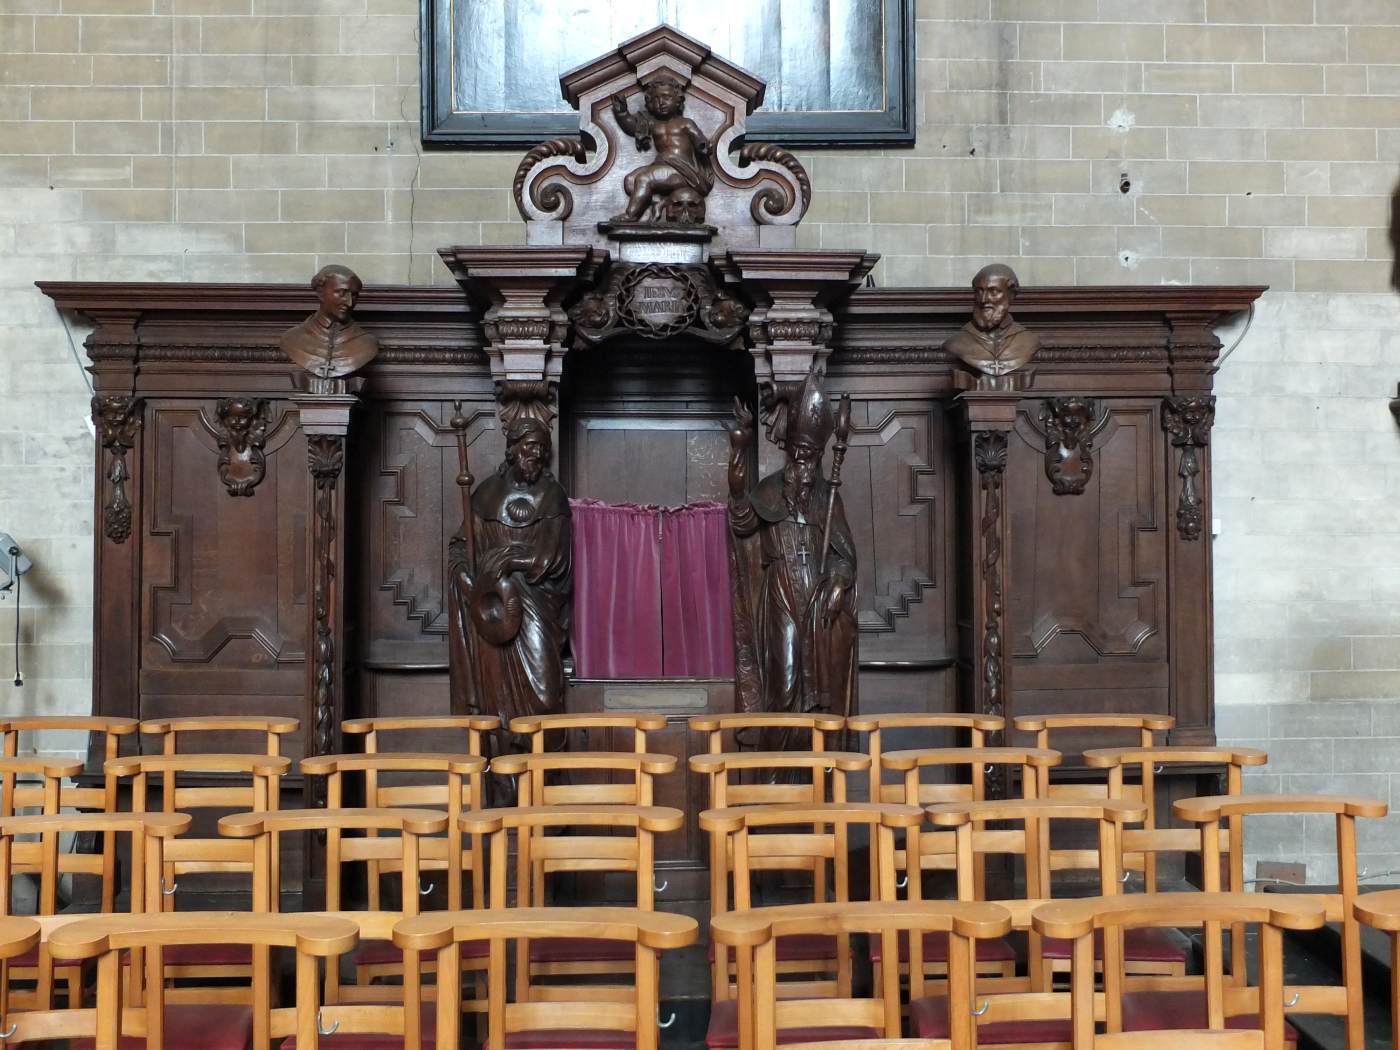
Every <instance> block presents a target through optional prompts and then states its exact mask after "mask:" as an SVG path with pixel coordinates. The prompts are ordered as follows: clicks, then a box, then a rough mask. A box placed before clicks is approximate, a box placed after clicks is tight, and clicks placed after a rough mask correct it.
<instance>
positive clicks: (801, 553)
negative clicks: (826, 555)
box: [797, 536, 812, 569]
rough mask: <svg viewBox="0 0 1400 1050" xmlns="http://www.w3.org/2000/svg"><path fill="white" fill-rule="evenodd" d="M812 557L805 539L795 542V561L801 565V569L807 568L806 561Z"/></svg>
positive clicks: (804, 537) (810, 549)
mask: <svg viewBox="0 0 1400 1050" xmlns="http://www.w3.org/2000/svg"><path fill="white" fill-rule="evenodd" d="M811 556H812V548H811V547H809V546H807V537H806V536H803V537H802V538H801V539H800V540H798V541H797V560H798V561H800V562H801V563H802V567H803V568H804V569H805V568H806V567H807V559H808V558H810V557H811Z"/></svg>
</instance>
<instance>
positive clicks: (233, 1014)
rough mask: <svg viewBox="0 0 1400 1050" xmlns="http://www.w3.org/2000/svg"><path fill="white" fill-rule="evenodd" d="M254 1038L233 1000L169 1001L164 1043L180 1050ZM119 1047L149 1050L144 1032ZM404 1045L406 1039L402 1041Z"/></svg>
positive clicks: (82, 1047) (84, 1048)
mask: <svg viewBox="0 0 1400 1050" xmlns="http://www.w3.org/2000/svg"><path fill="white" fill-rule="evenodd" d="M252 1038H253V1011H252V1009H251V1008H250V1007H247V1006H237V1005H234V1004H231V1003H208V1004H203V1005H198V1006H196V1005H194V1004H192V1003H191V1004H188V1005H186V1004H183V1003H173V1004H172V1003H167V1004H166V1007H165V1045H166V1046H169V1047H176V1046H178V1047H179V1048H180V1050H247V1047H248V1043H249V1042H251V1041H252ZM95 1045H96V1043H95V1041H94V1040H92V1039H74V1040H73V1041H72V1042H71V1043H69V1044H68V1046H69V1050H93V1047H94V1046H95ZM117 1045H118V1047H119V1048H120V1050H146V1037H145V1036H144V1035H124V1036H122V1037H121V1039H120V1041H119V1042H118V1044H117ZM399 1045H400V1046H402V1045H403V1041H402V1040H400V1041H399Z"/></svg>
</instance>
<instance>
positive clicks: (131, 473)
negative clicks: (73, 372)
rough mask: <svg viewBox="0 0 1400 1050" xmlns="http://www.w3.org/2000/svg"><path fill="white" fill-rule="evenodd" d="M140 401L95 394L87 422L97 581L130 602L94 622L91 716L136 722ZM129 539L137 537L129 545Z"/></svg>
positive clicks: (105, 610)
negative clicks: (93, 463)
mask: <svg viewBox="0 0 1400 1050" xmlns="http://www.w3.org/2000/svg"><path fill="white" fill-rule="evenodd" d="M144 414H145V402H144V401H142V399H141V398H138V397H132V396H130V395H127V394H97V395H96V396H95V397H93V399H92V422H93V426H94V427H95V428H96V430H97V492H98V504H99V506H100V507H101V512H100V513H101V517H100V520H98V521H97V522H95V525H96V528H95V529H94V533H95V541H96V542H95V550H94V564H95V571H96V576H97V579H98V581H99V583H100V584H101V585H102V586H105V587H109V588H110V590H109V591H108V592H107V593H111V594H121V595H126V596H128V597H129V599H130V600H129V601H127V602H121V603H117V605H116V606H115V607H112V606H109V605H107V604H106V603H104V604H103V607H102V615H101V616H97V617H94V619H93V634H94V637H93V686H92V687H93V711H94V712H96V713H99V714H102V715H108V716H114V717H123V718H139V717H140V703H139V695H140V686H139V681H138V676H139V673H140V657H139V654H138V650H139V647H140V639H139V632H140V622H141V621H140V604H141V595H140V588H139V586H138V585H137V581H138V580H139V579H140V575H141V542H140V522H141V513H140V510H141V508H140V500H141V495H140V494H141V472H140V462H141V454H140V443H141V424H142V417H143V416H144ZM133 533H135V535H136V538H135V539H133V538H132V537H133Z"/></svg>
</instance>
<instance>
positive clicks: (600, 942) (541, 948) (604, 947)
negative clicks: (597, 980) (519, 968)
mask: <svg viewBox="0 0 1400 1050" xmlns="http://www.w3.org/2000/svg"><path fill="white" fill-rule="evenodd" d="M636 957H637V946H636V945H635V944H633V943H632V942H631V941H614V940H607V939H605V938H601V937H540V938H537V939H536V940H533V941H531V942H530V961H531V962H532V963H565V962H584V963H590V962H631V961H632V960H633V959H635V958H636Z"/></svg>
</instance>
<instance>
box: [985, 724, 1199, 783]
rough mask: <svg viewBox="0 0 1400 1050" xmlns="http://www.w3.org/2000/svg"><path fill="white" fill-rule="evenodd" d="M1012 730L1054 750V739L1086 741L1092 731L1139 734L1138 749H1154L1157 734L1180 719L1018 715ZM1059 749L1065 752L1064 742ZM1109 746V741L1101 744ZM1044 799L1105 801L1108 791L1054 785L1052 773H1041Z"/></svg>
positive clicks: (1037, 745)
mask: <svg viewBox="0 0 1400 1050" xmlns="http://www.w3.org/2000/svg"><path fill="white" fill-rule="evenodd" d="M1011 725H1012V728H1013V729H1015V730H1016V731H1017V732H1020V733H1034V734H1035V746H1036V747H1041V748H1048V747H1054V740H1053V737H1055V736H1060V737H1062V738H1063V737H1065V736H1072V737H1077V738H1082V737H1083V735H1084V733H1085V732H1086V731H1088V730H1099V731H1102V732H1109V733H1117V734H1119V735H1120V736H1121V737H1126V738H1127V739H1132V737H1133V735H1134V734H1136V737H1137V739H1136V741H1134V742H1135V743H1136V744H1137V746H1138V747H1151V746H1152V745H1153V744H1154V743H1156V738H1155V736H1154V734H1156V733H1165V732H1168V731H1169V730H1171V729H1173V728H1175V726H1176V719H1175V718H1173V717H1172V716H1171V715H1123V714H1113V713H1098V712H1094V713H1083V714H1063V715H1017V716H1016V717H1015V718H1014V719H1012V722H1011ZM1060 743H1061V746H1060V748H1059V750H1060V751H1061V752H1065V750H1066V748H1065V746H1064V743H1065V742H1064V740H1063V739H1062V740H1061V741H1060ZM1098 743H1101V744H1102V743H1107V741H1098ZM1038 794H1039V796H1040V797H1041V798H1052V797H1054V796H1056V795H1059V796H1061V797H1063V798H1105V797H1107V789H1106V788H1105V786H1104V785H1103V784H1093V783H1087V784H1086V783H1069V784H1054V785H1052V784H1051V783H1050V770H1048V769H1046V770H1042V771H1041V774H1040V790H1039V791H1038Z"/></svg>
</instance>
